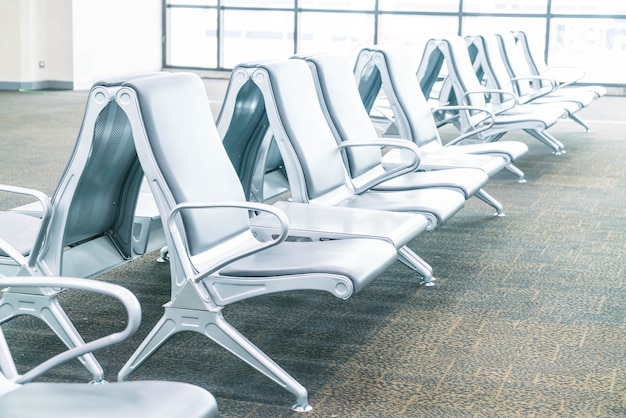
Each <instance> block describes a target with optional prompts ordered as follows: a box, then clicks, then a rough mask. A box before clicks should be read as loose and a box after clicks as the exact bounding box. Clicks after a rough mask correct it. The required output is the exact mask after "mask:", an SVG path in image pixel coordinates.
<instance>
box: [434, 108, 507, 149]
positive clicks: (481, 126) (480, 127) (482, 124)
mask: <svg viewBox="0 0 626 418" xmlns="http://www.w3.org/2000/svg"><path fill="white" fill-rule="evenodd" d="M446 110H461V111H467V112H468V113H470V112H471V111H476V112H479V113H482V114H484V117H483V118H482V119H479V120H478V121H475V122H473V121H471V118H470V117H469V115H468V118H467V120H468V121H470V123H471V130H470V131H468V132H465V133H463V134H462V135H459V136H457V137H456V138H454V139H453V140H451V141H450V142H448V143H446V144H445V145H444V146H445V147H447V146H449V145H454V144H457V143H459V142H461V141H463V140H464V139H466V138H469V137H471V136H474V135H477V134H479V133H481V132H483V131H486V130H487V129H489V128H491V127H492V126H493V124H494V123H495V119H496V115H495V114H494V113H493V112H492V111H491V110H489V109H485V108H484V107H479V106H440V107H436V108H434V109H433V113H434V112H437V111H446Z"/></svg>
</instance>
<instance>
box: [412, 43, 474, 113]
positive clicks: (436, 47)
mask: <svg viewBox="0 0 626 418" xmlns="http://www.w3.org/2000/svg"><path fill="white" fill-rule="evenodd" d="M431 55H434V58H433V59H432V60H431V57H430V56H431ZM431 61H435V62H436V63H437V64H438V65H439V67H440V69H441V66H443V65H444V64H445V65H446V68H447V75H446V77H445V80H444V82H443V86H442V88H441V96H440V97H439V101H440V103H441V104H442V105H443V104H450V105H457V104H459V105H462V104H468V105H472V106H477V107H485V106H486V101H485V97H484V96H483V95H482V94H472V95H470V96H468V97H467V98H466V99H465V100H463V97H464V94H465V93H466V92H480V91H484V87H483V86H482V85H481V84H480V81H479V80H478V77H477V76H476V72H475V70H474V68H473V65H472V62H471V60H470V55H469V53H468V50H467V45H466V43H465V40H464V39H463V38H462V37H460V36H450V37H447V38H444V39H430V40H429V41H428V42H426V48H425V50H424V56H422V60H421V61H420V65H419V67H418V70H417V79H418V81H419V82H420V85H424V84H425V83H424V81H423V80H424V77H427V78H428V79H432V78H433V77H435V76H434V75H429V72H430V71H433V68H432V67H433V64H432V63H431ZM435 69H436V68H435ZM422 91H423V92H424V95H426V96H427V97H428V94H429V93H427V92H426V90H424V88H422Z"/></svg>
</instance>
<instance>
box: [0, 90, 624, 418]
mask: <svg viewBox="0 0 626 418" xmlns="http://www.w3.org/2000/svg"><path fill="white" fill-rule="evenodd" d="M224 87H225V82H224V81H223V80H220V81H207V89H208V91H209V93H210V94H212V98H214V100H215V106H216V109H219V100H220V99H221V97H222V95H223V92H224ZM85 99H86V92H63V91H58V92H0V146H1V147H2V152H1V153H0V161H1V164H0V183H5V184H13V185H21V186H26V187H32V188H36V189H39V190H41V191H44V192H46V193H48V194H51V193H52V191H53V190H54V187H55V185H56V181H57V179H58V178H59V176H60V174H61V172H62V170H63V168H64V165H65V163H66V160H67V158H68V156H69V154H70V152H71V149H72V146H73V141H74V139H75V137H76V134H77V132H78V129H79V126H80V122H81V119H82V113H83V107H84V104H85ZM215 115H217V110H216V113H215ZM580 115H581V116H582V117H583V118H584V119H586V120H587V121H588V122H589V123H590V125H591V127H592V131H591V132H588V133H585V132H582V131H581V129H580V127H579V126H577V125H575V124H574V123H573V122H568V121H562V122H559V124H558V125H557V126H555V127H553V128H552V129H551V130H550V131H551V132H552V133H553V134H554V135H555V136H557V137H558V138H559V139H560V140H561V141H562V142H563V143H564V144H565V146H566V149H567V153H566V154H564V155H561V156H554V155H552V154H551V152H550V150H549V149H548V148H547V147H546V146H545V145H542V144H540V143H539V142H538V141H537V140H535V139H533V138H531V137H530V136H528V135H525V134H520V133H517V134H508V135H507V136H505V138H504V139H503V140H509V139H518V140H522V141H524V142H526V143H527V144H528V145H529V148H530V152H529V154H528V155H527V156H526V157H525V158H523V160H521V161H519V163H518V166H519V167H520V168H521V169H522V170H524V171H525V173H526V178H527V180H528V181H527V183H526V184H518V183H515V181H514V178H513V176H512V175H510V174H508V173H501V174H499V175H498V176H497V177H496V178H494V179H493V180H492V181H491V182H490V183H489V184H488V186H487V187H486V190H487V191H488V192H489V193H490V194H492V195H493V196H494V197H496V198H497V199H498V200H499V201H500V202H501V203H503V205H504V208H505V213H506V216H505V217H493V216H492V212H493V210H492V208H490V207H488V206H487V205H485V204H484V203H482V202H480V201H479V200H477V199H472V200H470V201H468V203H467V206H466V208H465V209H464V210H463V211H461V212H460V213H459V214H458V215H457V216H455V217H454V218H453V219H452V220H451V221H449V222H448V223H447V225H445V226H443V227H440V228H438V229H437V230H435V231H433V232H431V233H424V234H422V235H421V236H419V237H418V238H417V239H416V240H415V242H413V243H412V245H411V247H412V248H413V249H415V250H416V251H417V252H418V253H419V254H420V255H421V256H422V257H423V258H424V259H425V260H426V261H428V262H429V263H430V264H431V265H432V266H433V268H434V272H435V276H436V277H437V278H438V280H437V284H436V286H434V287H430V288H426V287H421V286H419V285H418V280H417V279H416V277H415V276H414V275H413V274H412V272H411V271H410V270H409V269H408V268H406V267H405V266H404V265H402V264H400V263H396V264H395V265H394V266H393V267H392V268H391V269H390V270H389V271H387V272H386V273H385V274H384V275H382V276H381V277H380V278H379V279H378V280H376V281H374V282H373V283H372V284H371V285H370V286H369V287H367V288H366V289H365V290H363V291H362V292H360V293H359V294H357V295H355V296H354V297H352V298H350V299H348V300H347V301H341V300H338V299H335V298H333V297H331V296H329V295H327V294H322V293H312V292H289V293H285V294H277V295H272V296H267V297H262V298H256V299H252V300H248V301H245V302H243V303H239V304H236V305H233V306H229V307H228V308H226V309H225V317H226V318H227V319H228V320H229V321H230V322H232V323H233V324H234V325H235V326H237V327H238V328H239V329H240V330H241V331H242V333H243V334H244V335H246V336H247V337H248V338H249V339H250V340H251V341H253V342H254V343H255V344H257V345H258V346H260V347H261V348H262V349H263V350H265V351H266V353H268V354H269V355H270V356H271V357H272V358H273V359H275V360H276V361H277V362H278V363H279V364H280V365H281V366H283V367H284V368H285V369H286V370H287V371H288V372H290V373H291V374H292V375H293V376H294V377H295V378H296V379H298V380H299V381H300V382H301V383H302V384H303V385H304V386H305V387H306V388H307V389H308V391H309V395H310V402H311V404H312V405H313V407H314V409H313V411H312V412H310V413H308V414H306V416H307V417H311V418H313V417H621V416H626V403H625V399H626V398H625V395H626V375H625V373H626V358H625V350H626V332H625V331H626V321H625V320H626V312H625V307H626V289H625V287H624V281H625V276H626V274H625V265H626V164H624V162H623V160H624V156H625V155H626V145H625V144H624V142H623V141H624V138H625V137H626V98H624V97H604V98H602V99H600V100H599V101H597V102H596V103H594V104H593V105H592V106H591V107H590V108H588V109H585V110H583V111H582V112H581V113H580ZM444 133H445V131H444ZM0 203H2V205H3V207H11V206H12V205H15V204H17V203H18V202H17V201H15V200H13V199H3V200H1V201H0ZM155 258H156V254H149V255H147V256H145V257H144V258H142V259H139V260H135V261H133V262H131V263H129V264H127V265H125V266H123V267H121V268H119V269H117V270H114V271H112V272H110V273H107V274H105V275H102V276H100V277H99V278H98V280H105V281H111V282H115V283H119V284H122V285H124V286H126V287H127V288H129V289H130V290H131V291H133V292H134V293H135V294H136V295H137V297H138V298H139V299H140V301H141V303H142V307H143V310H144V318H143V323H142V324H143V325H142V327H141V328H140V330H139V332H138V333H137V334H136V335H135V336H134V337H133V338H132V339H131V340H129V341H127V342H125V343H124V344H120V345H118V346H116V347H113V348H110V349H107V350H103V351H101V352H98V353H96V355H97V358H98V359H99V360H100V362H101V363H102V365H103V367H104V368H105V371H106V372H107V378H108V379H109V380H111V381H113V380H115V378H116V374H117V371H118V370H119V369H120V368H121V366H122V365H123V364H124V362H125V361H126V359H127V358H128V357H129V356H130V354H131V353H132V352H133V351H134V349H135V348H136V347H137V345H138V344H139V342H140V341H141V340H142V339H143V338H144V337H145V335H146V334H147V333H148V331H149V330H150V329H151V328H152V326H153V325H154V323H155V322H156V321H157V320H158V318H159V317H160V316H161V313H162V307H161V305H162V304H163V303H165V302H167V300H168V298H169V270H168V266H167V265H164V264H158V263H156V262H155ZM62 305H63V306H64V308H65V309H66V311H67V312H68V314H69V315H70V317H71V318H72V319H73V320H74V321H75V324H76V326H77V327H78V328H79V330H80V331H81V334H82V335H83V336H84V337H85V338H91V337H93V336H96V335H99V333H101V332H107V331H111V330H113V329H117V328H116V327H119V325H120V322H119V312H120V308H119V306H117V305H109V304H108V303H107V302H106V301H105V300H104V299H102V298H99V297H94V296H83V295H78V294H76V293H73V292H65V293H64V294H62ZM3 330H4V331H5V334H6V336H7V339H8V340H9V342H10V343H12V345H13V346H14V347H15V348H14V350H15V357H16V360H17V362H18V364H20V366H21V367H24V368H27V367H29V366H30V365H32V364H34V363H35V362H36V361H38V360H40V359H42V358H43V357H44V356H45V355H46V353H48V352H50V351H55V350H59V349H60V345H59V342H58V341H57V340H56V338H54V337H53V336H51V335H50V333H49V332H48V330H47V329H46V327H45V326H43V325H42V324H40V323H39V322H37V321H35V320H32V319H30V318H25V317H24V318H18V319H16V320H13V321H11V322H9V323H8V324H6V325H4V326H3ZM131 378H132V379H164V380H178V381H185V382H191V383H195V384H198V385H200V386H203V387H205V388H207V389H208V390H210V391H211V392H212V393H213V394H214V395H215V396H216V398H217V401H218V404H219V406H220V410H221V416H222V417H291V416H295V415H297V414H295V413H293V412H292V411H291V410H290V405H291V404H292V403H293V402H294V399H293V397H292V395H291V394H289V393H288V392H286V391H285V390H283V389H282V388H280V387H278V385H276V384H274V383H273V382H271V381H270V380H269V379H267V378H265V377H263V376H262V375H260V374H259V373H257V372H255V371H254V370H252V369H251V368H250V367H248V366H247V365H245V364H244V363H243V362H241V361H239V360H237V359H236V358H235V357H234V356H232V355H231V354H230V353H228V352H227V351H225V350H224V349H222V348H220V347H218V346H217V345H215V344H213V343H212V342H210V341H208V340H206V339H205V338H203V337H201V336H200V335H191V334H179V335H177V336H175V337H174V338H173V339H172V340H170V341H169V342H168V343H167V344H166V345H165V346H164V347H163V348H162V349H161V350H160V351H158V352H157V353H156V354H155V355H154V356H153V357H152V358H151V359H150V360H149V361H148V362H147V363H145V364H144V365H143V366H142V367H141V368H140V369H139V370H138V371H137V372H136V373H134V374H133V375H132V376H131ZM46 380H67V381H85V382H86V381H88V380H89V375H88V374H87V373H86V371H85V370H84V369H83V368H82V367H81V366H80V365H79V363H78V362H71V363H68V364H67V365H65V366H63V367H59V368H57V369H55V370H53V371H51V372H50V373H48V374H47V375H46ZM0 411H1V406H0ZM0 415H1V413H0Z"/></svg>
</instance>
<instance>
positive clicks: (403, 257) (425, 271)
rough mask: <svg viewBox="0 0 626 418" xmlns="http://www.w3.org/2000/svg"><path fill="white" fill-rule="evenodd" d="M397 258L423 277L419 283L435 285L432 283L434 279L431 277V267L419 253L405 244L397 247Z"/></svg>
mask: <svg viewBox="0 0 626 418" xmlns="http://www.w3.org/2000/svg"><path fill="white" fill-rule="evenodd" d="M398 260H399V261H400V262H401V263H403V264H405V265H406V266H408V267H409V268H411V269H412V270H415V271H416V272H418V273H419V274H420V275H421V276H422V277H423V279H422V281H421V282H420V284H423V285H425V286H434V285H435V284H434V283H433V280H436V279H435V278H434V277H433V268H432V267H431V266H430V264H428V263H427V262H426V261H424V260H423V259H422V258H421V257H420V256H419V255H417V254H416V253H415V251H413V250H412V249H410V248H409V247H407V246H406V245H405V246H404V247H402V248H400V249H398Z"/></svg>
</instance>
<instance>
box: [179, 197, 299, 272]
mask: <svg viewBox="0 0 626 418" xmlns="http://www.w3.org/2000/svg"><path fill="white" fill-rule="evenodd" d="M217 208H222V209H223V208H234V209H246V210H248V211H257V212H267V213H269V214H271V215H273V216H275V217H276V218H277V219H278V222H279V224H280V227H279V231H280V232H279V234H278V236H276V238H275V239H273V240H271V241H265V242H261V241H258V240H257V241H256V242H257V244H258V245H255V246H254V247H251V246H241V247H239V246H238V248H237V249H236V250H235V251H234V252H232V253H229V254H228V255H225V256H224V257H223V258H222V259H221V261H219V262H216V263H213V264H212V266H211V268H210V269H207V270H204V271H202V272H201V276H206V275H208V274H211V273H213V272H215V271H217V270H219V269H221V268H222V267H224V266H225V265H227V264H229V263H232V262H234V261H236V260H239V259H241V258H243V257H246V256H248V255H250V254H253V253H256V252H258V251H261V250H263V249H265V248H269V247H272V246H274V245H277V244H279V243H281V242H283V241H284V240H285V239H287V237H288V236H289V220H288V219H287V216H286V215H285V214H284V213H283V212H282V211H281V210H280V209H277V208H275V207H273V206H271V205H267V204H263V203H256V202H239V201H224V202H215V203H202V202H188V203H181V204H179V205H176V206H175V207H174V208H173V209H172V211H171V212H170V214H169V216H168V218H167V225H168V228H169V229H170V231H171V236H172V240H173V244H174V247H175V248H176V251H177V252H178V254H179V255H180V257H179V258H180V262H181V265H182V268H183V270H184V271H185V274H186V275H187V277H193V276H196V274H197V273H196V269H195V268H194V266H193V262H192V260H191V257H190V255H189V252H188V251H187V246H186V245H185V241H184V239H183V236H184V234H182V233H181V231H180V227H179V224H178V221H179V218H180V216H179V214H180V212H182V211H183V210H190V209H217ZM184 254H186V256H183V255H184Z"/></svg>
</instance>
